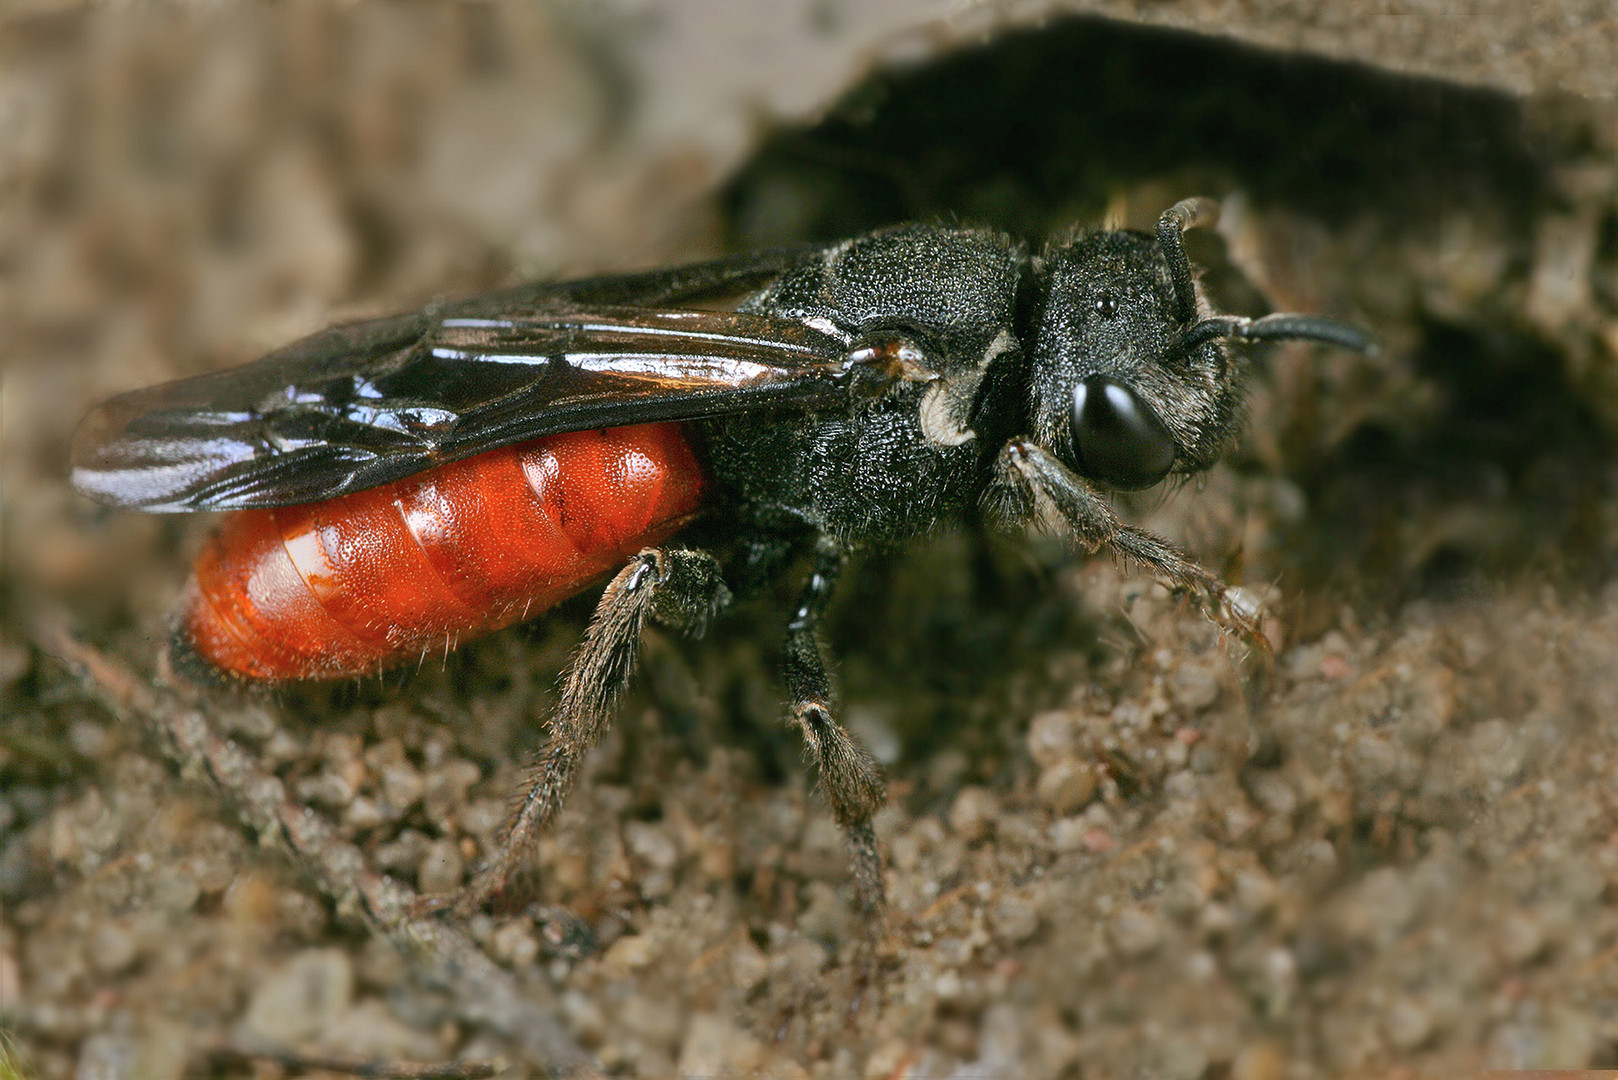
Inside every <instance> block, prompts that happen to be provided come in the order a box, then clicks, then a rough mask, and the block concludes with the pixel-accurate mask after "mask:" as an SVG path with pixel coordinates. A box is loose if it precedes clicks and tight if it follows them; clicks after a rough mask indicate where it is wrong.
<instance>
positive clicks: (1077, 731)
mask: <svg viewBox="0 0 1618 1080" xmlns="http://www.w3.org/2000/svg"><path fill="white" fill-rule="evenodd" d="M1083 734H1084V726H1083V721H1082V720H1081V719H1080V718H1079V717H1078V716H1076V715H1075V714H1073V713H1071V712H1065V711H1062V710H1053V711H1051V712H1042V713H1040V714H1039V715H1037V716H1035V717H1034V718H1033V720H1031V721H1030V722H1029V724H1028V756H1029V757H1031V758H1033V759H1034V764H1036V765H1038V766H1040V767H1041V768H1049V767H1050V766H1052V765H1055V764H1056V763H1057V762H1059V761H1063V760H1066V759H1068V758H1072V757H1077V756H1078V755H1079V754H1080V752H1081V741H1082V738H1083Z"/></svg>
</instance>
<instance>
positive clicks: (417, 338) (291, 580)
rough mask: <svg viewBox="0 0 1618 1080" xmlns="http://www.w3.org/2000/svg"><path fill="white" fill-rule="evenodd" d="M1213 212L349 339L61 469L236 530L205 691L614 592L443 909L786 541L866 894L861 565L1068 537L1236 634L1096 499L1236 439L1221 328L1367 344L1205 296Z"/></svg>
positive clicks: (805, 652)
mask: <svg viewBox="0 0 1618 1080" xmlns="http://www.w3.org/2000/svg"><path fill="white" fill-rule="evenodd" d="M1216 213H1217V204H1215V203H1213V202H1212V201H1210V200H1207V199H1188V200H1186V201H1184V202H1181V203H1178V204H1176V205H1175V206H1173V207H1171V208H1170V209H1169V210H1168V211H1167V212H1165V213H1164V214H1163V215H1162V217H1161V219H1160V220H1159V223H1158V227H1157V232H1156V235H1155V236H1152V235H1150V234H1146V233H1140V232H1133V231H1098V232H1088V233H1079V234H1076V235H1074V236H1072V237H1071V238H1068V239H1065V240H1063V241H1061V242H1059V243H1056V244H1054V245H1052V246H1051V247H1049V248H1048V249H1046V250H1045V251H1043V252H1042V253H1040V254H1037V255H1035V254H1031V253H1030V252H1028V251H1027V250H1026V249H1025V248H1024V247H1023V246H1021V245H1020V244H1019V243H1017V242H1015V241H1014V240H1012V239H1011V238H1010V237H1008V236H1006V235H1004V234H1001V233H998V232H995V231H991V230H987V229H973V228H957V227H945V226H937V225H906V226H899V227H895V228H889V229H884V230H881V231H878V232H874V233H871V234H868V235H865V236H861V237H857V238H855V239H852V240H847V241H844V242H841V243H837V244H833V245H830V246H826V247H820V248H810V249H799V250H789V251H781V252H775V253H768V254H761V255H748V256H742V257H738V258H731V259H722V260H718V261H715V262H708V263H702V264H697V265H692V266H687V267H683V268H678V269H672V270H662V271H653V272H648V273H642V274H630V275H623V276H614V277H600V278H592V279H586V280H582V281H575V282H568V283H562V284H541V285H529V286H522V287H519V288H515V289H510V290H507V291H504V292H497V293H492V294H488V295H485V296H480V297H476V298H473V299H469V300H465V301H461V302H458V303H453V304H449V305H445V306H442V307H437V308H429V309H428V310H425V311H421V312H417V313H413V314H406V315H400V316H396V317H392V318H383V319H376V320H371V321H367V322H360V323H354V324H351V325H346V326H339V327H336V328H333V329H330V330H326V331H324V332H322V333H318V334H315V335H313V336H311V337H308V338H305V339H304V340H302V341H299V342H297V343H295V344H293V345H290V346H288V347H286V348H284V349H281V350H279V351H277V352H274V353H271V354H270V355H268V356H266V357H264V358H263V359H261V360H258V361H256V362H254V363H251V364H248V365H246V366H244V367H240V368H237V369H234V370H230V371H225V372H221V373H218V374H210V375H203V376H199V377H196V378H192V379H186V380H182V381H180V382H175V383H170V384H167V385H163V386H158V387H155V388H151V389H146V390H138V391H135V392H133V393H130V394H125V395H123V396H121V397H118V398H114V399H113V400H111V401H109V402H107V403H106V404H104V405H102V406H101V407H100V408H98V409H97V410H95V411H94V412H92V413H91V414H90V415H89V416H88V417H87V418H86V419H85V421H84V422H83V424H82V425H81V426H80V428H79V431H78V433H77V435H76V436H75V441H74V449H73V478H74V483H75V484H76V485H77V486H78V488H79V490H80V491H82V492H84V493H85V494H87V495H89V496H90V497H92V498H95V499H98V500H100V501H102V502H105V503H108V504H111V505H114V506H121V507H131V508H135V509H141V510H149V511H197V510H233V511H237V513H236V514H235V515H233V516H232V517H230V518H227V519H226V521H225V523H224V525H223V527H222V528H221V530H220V531H219V532H218V533H217V535H216V536H215V537H214V538H213V540H212V541H211V542H210V543H209V545H208V546H207V547H206V549H205V550H204V551H203V553H202V554H201V556H200V557H199V558H198V560H197V563H196V568H195V573H194V574H193V576H192V581H191V584H190V586H189V590H188V595H187V600H186V602H185V605H184V610H183V611H182V613H181V614H180V616H179V619H178V623H177V631H176V635H175V645H174V650H173V652H174V657H175V661H176V666H177V667H178V668H180V669H182V670H189V671H191V672H193V673H198V672H200V673H214V674H220V673H223V674H224V675H226V676H228V677H236V678H240V679H245V680H259V681H271V682H275V681H285V680H293V679H309V678H331V677H341V676H351V675H354V674H356V673H362V672H366V671H374V670H376V669H377V668H378V667H381V666H385V665H387V664H389V663H393V662H397V661H400V660H405V659H410V658H416V657H420V656H423V655H425V654H428V653H433V652H437V651H440V650H448V649H451V648H453V647H454V646H455V645H456V644H457V643H458V642H460V641H461V640H463V639H465V638H467V637H470V636H473V635H476V634H481V633H484V632H487V631H490V630H493V629H496V628H499V627H502V626H505V625H508V624H510V623H513V622H516V621H518V620H520V619H524V618H527V617H529V616H531V615H534V614H537V613H538V612H539V611H541V610H543V609H544V608H546V607H547V606H549V605H551V604H553V603H555V602H557V601H558V600H560V599H562V598H564V597H566V596H569V595H572V594H573V593H575V592H578V591H580V590H581V589H583V588H584V587H585V586H587V585H589V584H590V583H591V582H593V581H595V580H598V579H600V578H603V577H606V576H607V575H609V574H610V575H613V576H611V578H610V580H609V581H608V584H607V586H606V589H605V592H604V593H603V595H602V597H601V600H600V603H599V605H598V606H597V608H596V612H595V616H594V618H593V620H592V622H591V623H590V625H589V628H588V629H587V631H586V633H585V636H584V640H583V644H582V645H581V647H580V650H579V652H578V654H577V656H576V657H575V659H574V661H573V663H572V665H571V667H570V668H569V670H568V672H567V674H566V676H565V677H564V681H563V686H562V693H561V697H560V701H559V705H558V707H557V709H556V711H555V714H554V715H553V716H552V717H551V718H550V720H549V736H550V738H549V742H548V744H547V747H546V749H545V750H544V751H543V753H542V756H541V758H540V760H539V762H538V764H537V766H536V769H535V774H534V780H533V784H532V787H531V788H530V790H529V791H528V793H527V795H526V797H525V798H524V800H523V802H522V804H521V807H520V809H519V810H518V811H517V812H516V815H515V817H514V819H513V821H512V823H511V825H510V827H509V828H508V831H507V835H506V838H505V840H504V841H503V843H502V844H501V845H500V846H499V847H498V848H497V849H496V850H495V851H494V852H493V853H492V854H491V855H490V856H489V857H488V858H487V859H486V860H485V862H484V863H483V864H482V866H481V867H480V869H479V870H478V872H477V873H476V875H475V876H474V878H473V880H472V881H471V883H470V884H469V885H468V886H467V887H466V888H465V889H464V890H462V892H461V893H459V894H458V895H457V896H455V897H453V898H449V899H448V900H446V901H445V903H446V904H449V903H453V905H454V906H455V907H456V908H457V909H459V910H461V911H463V912H464V911H470V910H473V909H475V908H476V907H477V906H479V905H480V904H481V903H482V902H484V901H485V900H487V899H488V898H489V897H490V896H491V895H492V894H493V893H494V892H495V891H496V890H497V889H498V888H499V887H500V886H501V884H502V883H503V881H504V880H505V878H506V876H507V874H508V873H509V871H510V870H511V868H512V867H513V865H514V863H515V861H516V859H517V858H518V857H519V856H520V854H521V853H522V852H523V850H524V848H525V847H526V845H527V844H528V843H529V842H530V840H531V839H532V838H533V837H534V836H535V835H536V833H537V832H538V831H539V830H541V829H543V828H544V827H545V825H546V824H547V823H548V822H549V821H550V819H551V818H552V817H553V816H554V815H555V813H556V812H557V809H558V808H559V806H560V805H561V803H562V800H563V798H564V796H565V794H566V792H567V790H568V788H569V787H570V785H571V783H572V781H573V779H574V776H575V774H576V772H577V770H578V767H579V764H580V762H581V760H582V759H583V756H584V754H585V753H586V751H587V750H588V749H589V748H590V747H591V746H592V745H594V744H595V743H596V742H597V741H598V740H599V739H600V738H601V737H602V735H603V734H604V733H605V731H606V729H607V726H608V724H609V723H610V721H611V716H612V708H613V704H614V701H615V699H616V698H617V696H618V695H619V693H620V692H621V691H622V689H623V688H624V686H625V685H626V683H627V682H628V681H629V679H630V678H631V675H632V673H633V670H634V667H635V663H636V654H637V651H638V643H639V639H640V636H641V633H642V630H643V628H644V627H645V625H646V624H647V622H648V620H652V621H656V622H658V623H660V624H664V625H668V626H671V627H674V628H677V629H680V630H684V631H688V632H691V633H700V632H701V631H702V629H703V628H704V626H705V625H706V623H707V621H708V620H709V619H710V618H712V617H713V616H715V615H716V614H718V613H719V612H720V611H721V610H722V609H723V608H724V607H725V606H726V605H727V604H728V603H729V602H730V600H731V598H732V596H733V595H735V594H738V593H746V592H748V591H751V590H756V589H757V588H758V587H759V586H760V585H761V584H762V583H764V582H767V581H769V580H771V579H773V578H774V577H776V576H777V575H779V574H781V573H783V572H784V571H786V570H787V569H789V568H790V567H792V566H793V565H796V564H798V563H799V562H800V560H802V559H803V558H804V557H805V556H807V558H808V561H809V564H810V569H809V573H808V576H807V580H806V581H805V583H804V585H803V587H802V591H801V594H800V598H799V601H798V603H797V604H796V606H795V608H794V610H793V613H792V615H791V618H790V619H789V621H788V624H787V629H786V646H785V650H784V656H785V660H784V667H785V671H784V683H785V688H786V691H787V694H788V696H789V699H790V700H789V703H788V706H787V709H788V715H789V717H790V721H791V723H792V724H793V725H794V726H795V727H796V728H797V729H798V731H799V732H800V733H801V734H802V737H803V739H804V741H805V743H806V745H807V747H808V750H809V754H810V756H811V757H812V758H813V760H814V762H815V764H816V766H817V768H818V772H819V776H820V781H821V787H822V790H823V792H824V794H825V796H826V798H827V799H828V801H829V802H830V804H831V808H832V811H833V814H834V815H835V817H836V820H837V822H838V824H839V825H840V826H841V828H842V829H843V831H844V834H845V836H846V837H847V840H848V843H849V847H850V850H851V854H852V860H853V873H854V880H855V884H856V887H857V890H858V894H859V899H860V901H861V903H862V904H863V905H864V906H865V907H866V908H868V909H870V910H873V911H875V910H880V909H881V907H882V901H883V896H882V878H881V862H880V858H879V855H878V853H877V846H876V841H875V836H874V834H873V831H872V827H871V819H872V815H873V814H874V812H875V811H876V809H877V808H878V807H879V805H880V804H881V802H882V800H883V797H884V782H883V778H882V774H881V770H880V768H879V767H878V765H877V763H876V761H875V760H874V759H873V758H872V756H871V755H870V754H869V753H868V752H867V751H866V750H865V749H864V748H863V747H862V746H860V744H859V743H858V742H856V741H855V740H854V739H853V738H851V737H850V736H849V734H848V733H847V732H846V731H845V730H844V729H843V728H842V726H841V725H839V723H838V722H837V720H836V717H835V714H834V711H833V707H832V702H831V697H832V694H831V686H830V681H829V679H828V677H827V672H826V664H825V660H824V658H823V655H822V651H821V647H820V645H819V643H818V642H817V640H816V634H815V628H816V624H817V622H818V621H819V619H820V618H821V616H822V613H823V612H824V611H825V610H826V606H827V602H828V600H829V599H830V597H831V595H832V592H833V589H834V588H835V586H836V583H837V579H838V575H839V572H840V571H841V569H842V567H843V565H844V563H845V561H846V559H847V557H848V555H849V553H850V552H852V551H853V550H855V549H857V548H860V547H864V546H870V545H882V544H893V543H897V542H901V541H903V540H905V539H907V538H910V537H913V536H916V535H917V534H921V533H924V532H926V531H928V530H931V529H933V528H935V527H937V526H939V525H940V524H941V523H943V522H946V521H949V520H951V519H956V518H960V517H962V516H965V515H969V514H972V513H974V512H978V511H980V510H981V511H984V512H987V513H988V514H990V515H992V516H993V517H995V518H998V519H1000V520H1002V521H1004V522H1007V523H1012V524H1016V523H1023V522H1029V521H1035V520H1038V521H1044V522H1049V523H1054V524H1056V525H1058V526H1060V527H1064V528H1066V529H1067V530H1068V531H1069V532H1070V533H1071V534H1072V536H1073V537H1074V538H1075V539H1076V540H1077V542H1079V543H1080V544H1082V545H1084V546H1085V547H1086V548H1088V549H1090V550H1091V551H1095V550H1098V549H1100V548H1102V547H1110V548H1111V549H1112V550H1113V551H1114V552H1115V553H1116V554H1118V555H1121V556H1123V557H1125V558H1128V559H1132V560H1134V561H1136V562H1138V563H1140V564H1143V565H1144V566H1146V567H1148V568H1150V569H1151V570H1153V571H1154V572H1155V573H1156V574H1157V575H1158V576H1159V577H1160V578H1161V579H1163V580H1164V581H1165V582H1166V583H1167V584H1168V585H1170V586H1171V587H1173V588H1175V589H1177V590H1179V591H1181V592H1184V593H1186V594H1189V595H1190V596H1192V597H1193V598H1194V599H1195V600H1196V601H1197V602H1199V603H1200V604H1201V605H1203V607H1204V608H1205V610H1209V611H1211V612H1214V613H1216V614H1220V615H1222V617H1224V618H1226V619H1227V620H1234V621H1237V622H1240V621H1241V620H1242V618H1243V616H1242V613H1241V612H1240V611H1238V610H1235V609H1234V608H1233V606H1232V604H1231V602H1230V599H1229V596H1228V593H1227V590H1226V589H1225V587H1224V586H1223V585H1222V584H1221V583H1220V582H1219V581H1218V580H1217V579H1216V578H1214V577H1213V576H1212V575H1210V574H1209V573H1208V572H1206V571H1205V570H1203V569H1202V568H1200V567H1198V566H1197V565H1195V564H1194V563H1192V562H1190V561H1189V560H1187V559H1186V558H1184V557H1183V556H1182V555H1181V554H1180V553H1178V552H1177V551H1176V550H1175V549H1174V548H1173V547H1172V546H1171V545H1169V544H1168V543H1167V542H1165V541H1164V540H1161V539H1159V538H1157V537H1155V536H1153V535H1151V534H1149V533H1146V532H1143V531H1141V530H1139V529H1136V528H1134V527H1132V526H1130V525H1127V524H1125V523H1123V522H1120V521H1119V520H1118V518H1117V517H1116V516H1115V514H1114V513H1113V511H1112V509H1111V507H1110V505H1109V502H1108V499H1107V496H1106V491H1107V490H1108V489H1121V490H1135V489H1142V488H1146V487H1149V486H1151V485H1153V484H1155V483H1157V482H1158V481H1160V480H1162V479H1164V478H1165V477H1166V476H1168V475H1170V474H1171V473H1176V474H1194V473H1197V472H1199V471H1201V470H1204V469H1206V468H1208V467H1209V466H1210V465H1212V464H1213V462H1214V461H1215V460H1216V459H1217V458H1218V456H1219V455H1220V453H1221V452H1222V451H1223V450H1224V449H1225V448H1226V447H1227V446H1228V444H1229V443H1230V442H1231V441H1232V440H1233V438H1234V437H1235V435H1236V431H1237V427H1238V418H1239V413H1240V406H1241V399H1242V380H1241V368H1242V365H1241V362H1240V359H1239V357H1237V356H1236V355H1234V354H1233V353H1232V352H1231V350H1230V349H1229V348H1228V346H1227V342H1229V341H1237V342H1254V341H1266V340H1276V339H1287V338H1293V339H1307V340H1313V341H1317V342H1323V343H1326V344H1330V345H1335V346H1340V347H1345V348H1350V349H1358V350H1364V351H1369V350H1371V349H1372V348H1373V342H1372V339H1371V337H1370V336H1369V335H1368V334H1367V333H1366V332H1364V331H1363V330H1361V329H1359V328H1357V327H1354V326H1351V325H1348V324H1346V323H1342V322H1338V321H1334V320H1331V319H1326V318H1321V317H1315V316H1307V315H1290V314H1276V315H1268V316H1265V317H1263V318H1258V319H1246V318H1240V317H1235V316H1228V315H1220V314H1215V313H1211V312H1210V311H1209V310H1208V308H1207V303H1206V301H1205V300H1204V299H1203V297H1202V296H1201V294H1200V292H1199V290H1198V287H1197V285H1196V281H1195V277H1194V274H1193V270H1192V267H1191V264H1190V263H1189V261H1188V260H1187V257H1186V254H1185V250H1184V244H1183V234H1184V232H1185V230H1186V229H1188V228H1191V227H1194V226H1198V225H1207V224H1210V223H1211V222H1212V220H1213V219H1214V216H1215V215H1216ZM722 301H723V302H722Z"/></svg>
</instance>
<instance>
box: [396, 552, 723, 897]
mask: <svg viewBox="0 0 1618 1080" xmlns="http://www.w3.org/2000/svg"><path fill="white" fill-rule="evenodd" d="M729 601H730V590H729V589H727V588H726V587H725V584H724V581H723V580H722V579H721V577H720V572H719V564H718V562H717V561H716V560H715V559H714V558H713V556H711V555H709V554H707V553H706V552H702V551H685V550H660V549H650V548H649V549H647V550H645V551H642V552H641V553H640V554H639V555H636V556H635V557H634V559H632V560H630V562H629V565H627V566H625V567H624V568H623V569H622V570H620V571H619V572H618V576H617V577H615V578H613V579H612V581H611V582H610V583H608V585H607V588H606V591H605V592H604V593H602V595H601V602H600V603H599V604H597V605H596V612H595V617H594V618H593V619H592V620H591V621H590V627H589V629H587V630H586V631H585V633H584V641H583V642H582V643H581V644H580V646H579V651H578V652H577V653H576V654H575V655H574V657H573V661H572V663H571V664H570V665H569V667H568V670H567V675H566V677H565V678H564V679H563V682H562V697H561V701H560V702H559V703H558V704H557V707H556V711H555V713H554V714H553V715H552V717H551V719H550V724H549V728H550V740H549V742H548V743H547V745H546V747H545V749H544V751H543V752H542V753H541V756H540V760H539V762H538V764H536V765H535V766H534V769H533V771H532V773H531V780H530V784H529V788H528V792H527V794H526V795H525V796H524V797H523V801H522V805H521V806H520V807H519V808H518V810H517V813H516V815H515V816H514V817H513V818H512V821H511V825H510V826H509V828H508V829H507V831H506V834H505V836H504V837H503V838H502V839H501V842H500V844H499V846H498V847H496V848H495V849H494V850H493V851H492V852H490V853H489V856H488V858H487V859H485V860H484V862H483V864H482V865H481V866H479V868H478V870H477V872H476V874H474V875H473V878H472V881H471V882H470V883H469V884H468V885H467V886H466V888H464V889H462V890H461V891H460V892H458V893H455V894H453V895H451V896H448V897H444V898H442V900H441V901H439V902H436V903H435V901H434V900H433V899H431V898H430V899H429V900H428V903H429V905H432V906H436V907H439V908H445V907H452V908H453V909H454V910H455V911H456V913H457V914H460V915H463V916H464V915H470V914H471V913H472V912H474V911H476V910H477V909H478V908H480V907H482V906H483V904H484V903H486V902H487V901H488V899H489V897H490V896H492V895H494V893H495V892H497V891H498V890H499V889H500V887H501V886H502V885H504V884H505V880H506V878H507V877H508V876H509V875H510V873H511V871H512V869H513V868H514V867H515V866H516V864H517V862H518V860H519V859H520V858H521V857H522V856H523V854H524V852H525V851H526V850H527V849H528V847H529V846H530V845H531V844H532V843H533V841H534V838H535V837H536V836H538V835H539V834H540V833H541V832H543V831H544V830H545V828H546V827H547V826H548V825H549V824H550V822H551V820H552V819H553V818H554V817H555V816H556V812H557V811H558V810H559V809H561V806H562V801H563V799H565V798H566V797H567V793H568V790H569V789H570V788H571V787H572V786H573V780H574V778H575V777H576V776H577V775H578V771H579V766H580V765H581V764H582V763H583V761H584V756H585V755H586V754H587V753H589V752H590V750H591V748H593V747H594V746H595V745H596V744H597V743H598V742H600V741H601V739H602V737H603V736H605V735H606V733H607V729H608V727H609V726H610V725H611V723H612V714H613V708H614V706H615V705H616V704H617V701H618V697H619V695H620V694H622V693H623V691H624V688H625V687H626V686H627V685H628V684H629V680H630V679H631V678H632V677H633V676H634V674H635V665H636V661H637V659H638V657H639V653H640V639H641V633H642V632H643V631H644V630H645V628H646V622H647V620H648V619H653V620H656V621H657V622H658V623H661V624H662V625H664V626H669V627H672V628H674V629H677V630H683V631H686V632H687V633H691V634H701V633H702V631H703V630H704V629H705V628H706V626H707V624H708V620H709V619H710V618H712V617H713V616H714V615H716V614H717V613H718V612H719V610H720V609H721V608H723V607H724V606H725V605H726V604H727V603H729Z"/></svg>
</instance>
